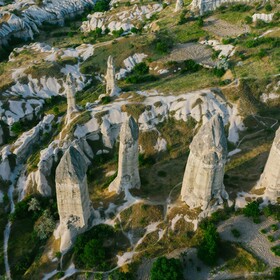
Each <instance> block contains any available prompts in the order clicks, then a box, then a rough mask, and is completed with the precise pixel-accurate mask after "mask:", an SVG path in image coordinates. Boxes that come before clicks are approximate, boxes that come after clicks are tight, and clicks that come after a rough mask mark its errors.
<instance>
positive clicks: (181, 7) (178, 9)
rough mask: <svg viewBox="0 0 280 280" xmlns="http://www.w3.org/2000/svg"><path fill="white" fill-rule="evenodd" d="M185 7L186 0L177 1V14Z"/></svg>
mask: <svg viewBox="0 0 280 280" xmlns="http://www.w3.org/2000/svg"><path fill="white" fill-rule="evenodd" d="M183 7H184V0H176V6H175V10H174V11H175V12H179V11H181V10H182V9H183Z"/></svg>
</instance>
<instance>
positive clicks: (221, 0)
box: [191, 0, 254, 15]
mask: <svg viewBox="0 0 280 280" xmlns="http://www.w3.org/2000/svg"><path fill="white" fill-rule="evenodd" d="M251 1H254V0H251ZM226 3H228V4H232V3H242V1H240V0H233V1H231V0H193V1H192V3H191V9H192V11H194V12H199V13H200V14H201V15H203V14H204V13H206V12H208V11H214V10H216V9H217V8H218V7H220V6H221V5H223V4H226Z"/></svg>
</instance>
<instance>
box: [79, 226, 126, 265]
mask: <svg viewBox="0 0 280 280" xmlns="http://www.w3.org/2000/svg"><path fill="white" fill-rule="evenodd" d="M120 237H121V234H120V233H119V232H117V230H115V229H114V228H113V227H111V226H108V225H105V224H100V225H98V226H95V227H93V228H92V229H90V230H89V231H87V232H85V233H83V234H81V235H79V236H78V238H77V241H76V242H75V245H74V261H75V264H76V265H77V266H78V267H80V268H86V269H93V268H94V269H97V270H106V269H109V268H110V267H111V265H113V264H114V262H115V260H114V259H113V257H114V254H115V253H117V251H118V250H119V249H120V248H121V247H120V246H121V245H118V242H117V240H118V239H119V240H121V239H120Z"/></svg>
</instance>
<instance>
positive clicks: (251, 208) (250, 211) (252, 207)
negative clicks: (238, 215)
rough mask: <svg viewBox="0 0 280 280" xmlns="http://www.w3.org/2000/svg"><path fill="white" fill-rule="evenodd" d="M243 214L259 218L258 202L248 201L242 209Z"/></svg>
mask: <svg viewBox="0 0 280 280" xmlns="http://www.w3.org/2000/svg"><path fill="white" fill-rule="evenodd" d="M243 214H244V215H245V216H246V217H252V218H259V216H260V209H259V203H258V202H256V201H253V202H250V203H248V204H247V205H246V207H245V208H244V209H243Z"/></svg>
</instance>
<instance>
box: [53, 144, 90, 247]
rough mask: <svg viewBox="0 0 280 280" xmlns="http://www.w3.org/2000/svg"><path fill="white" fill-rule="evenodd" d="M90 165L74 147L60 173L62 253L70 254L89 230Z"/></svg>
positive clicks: (57, 180) (59, 169)
mask: <svg viewBox="0 0 280 280" xmlns="http://www.w3.org/2000/svg"><path fill="white" fill-rule="evenodd" d="M86 172H87V163H86V161H85V159H84V158H83V156H82V155H81V154H80V152H79V151H78V150H77V149H75V148H74V147H73V146H70V148H68V149H67V151H66V152H65V154H64V155H63V157H62V158H61V161H60V163H59V165H58V167H57V169H56V176H55V180H56V195H57V206H58V213H59V220H60V225H59V228H58V229H57V232H56V235H57V237H61V244H60V250H61V251H62V252H64V251H66V250H68V249H69V248H70V247H71V245H72V244H73V242H74V239H75V237H76V236H77V234H79V233H81V232H83V231H85V230H86V229H87V228H88V225H89V220H90V216H91V206H90V199H89V193H88V186H87V175H86Z"/></svg>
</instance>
